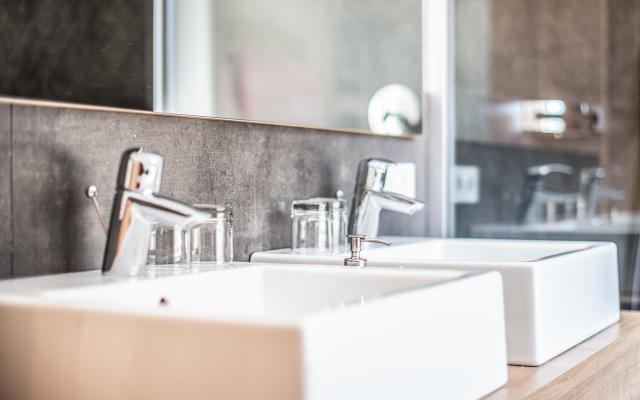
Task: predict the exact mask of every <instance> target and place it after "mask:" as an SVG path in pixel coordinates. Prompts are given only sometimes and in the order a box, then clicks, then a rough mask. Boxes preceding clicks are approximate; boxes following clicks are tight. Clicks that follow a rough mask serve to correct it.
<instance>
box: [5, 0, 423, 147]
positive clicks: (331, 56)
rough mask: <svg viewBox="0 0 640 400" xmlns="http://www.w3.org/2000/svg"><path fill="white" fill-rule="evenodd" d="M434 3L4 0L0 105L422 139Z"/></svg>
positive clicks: (365, 0) (405, 0) (370, 0)
mask: <svg viewBox="0 0 640 400" xmlns="http://www.w3.org/2000/svg"><path fill="white" fill-rule="evenodd" d="M421 20H422V17H421V0H397V1H394V2H388V1H385V0H267V1H265V0H110V1H99V0H67V1H64V2H60V1H55V0H20V1H8V0H5V1H2V0H0V36H1V38H2V40H0V95H2V96H12V97H22V98H35V99H44V100H55V101H65V102H74V103H82V104H92V105H102V106H113V107H124V108H133V109H141V110H153V111H162V112H170V113H179V114H189V115H202V116H213V117H224V118H234V119H245V120H255V121H264V122H273V123H280V124H291V125H303V126H313V127H320V128H329V129H339V130H357V131H368V132H374V133H379V134H389V135H398V134H407V133H420V131H421V120H420V118H421V111H420V110H421V106H420V97H419V93H420V92H421V87H422V78H421V72H422V67H421V59H422V55H421V51H422V44H421V36H422V33H421V31H422V27H421Z"/></svg>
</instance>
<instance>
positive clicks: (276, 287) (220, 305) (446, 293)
mask: <svg viewBox="0 0 640 400" xmlns="http://www.w3.org/2000/svg"><path fill="white" fill-rule="evenodd" d="M501 286H502V283H501V278H500V275H499V274H498V273H495V272H489V273H473V272H459V271H453V270H419V269H416V270H412V271H398V270H397V269H387V268H376V269H360V270H357V269H345V268H342V267H323V266H304V267H301V266H291V265H288V266H282V265H275V264H274V265H261V264H248V263H244V264H243V263H240V264H239V265H238V266H237V267H234V268H230V269H226V270H220V271H211V272H205V273H198V274H196V273H194V274H186V275H180V276H172V277H163V278H156V279H134V280H123V279H118V278H112V277H103V276H102V275H101V274H100V273H99V272H98V271H95V272H83V273H74V274H65V275H52V276H45V277H38V278H27V279H18V280H10V281H3V282H0V338H2V340H0V363H2V365H0V367H1V371H2V372H1V373H0V398H20V399H30V398H33V399H35V398H59V399H63V398H64V399H86V398H91V399H113V398H122V397H128V398H140V399H145V398H153V399H175V398H190V399H198V398H220V399H254V398H260V399H299V398H306V399H353V398H367V399H389V398H403V399H412V398H415V399H425V398H460V399H468V398H478V397H481V396H483V395H485V394H487V393H489V392H491V391H493V390H495V389H496V388H498V387H500V386H501V385H503V384H504V383H505V382H506V379H507V375H506V350H505V336H504V335H505V334H504V315H503V305H502V304H503V300H502V290H501ZM9 366H10V367H9ZM36 383H37V384H36Z"/></svg>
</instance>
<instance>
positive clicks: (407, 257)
mask: <svg viewBox="0 0 640 400" xmlns="http://www.w3.org/2000/svg"><path fill="white" fill-rule="evenodd" d="M386 239H389V240H391V241H392V242H393V244H392V246H391V247H389V248H380V247H375V246H370V247H369V248H368V249H367V250H365V251H364V257H365V258H367V259H368V260H369V266H380V267H405V269H411V270H413V269H412V268H421V267H428V268H442V267H447V268H455V269H463V270H470V271H490V270H494V271H499V272H500V273H501V274H502V279H503V284H504V298H505V318H506V324H507V358H508V360H509V363H510V364H517V365H531V366H537V365H540V364H543V363H544V362H546V361H548V360H549V359H551V358H553V357H555V356H557V355H558V354H560V353H562V352H563V351H565V350H567V349H569V348H571V347H572V346H574V345H576V344H578V343H580V342H582V341H583V340H585V339H587V338H588V337H590V336H592V335H594V334H595V333H597V332H599V331H601V330H602V329H604V328H606V327H607V326H609V325H611V324H613V323H615V322H616V321H617V320H618V319H619V318H620V311H619V308H620V307H619V294H618V267H617V255H616V246H615V245H614V244H612V243H602V242H553V241H525V240H491V239H426V238H406V237H403V238H393V237H392V238H386ZM345 256H346V255H345V254H343V255H317V254H296V253H292V251H291V250H290V249H283V250H273V251H268V252H260V253H255V254H253V255H252V257H251V260H252V261H254V262H277V263H297V264H299V263H308V264H329V265H331V264H332V265H341V264H342V261H343V259H344V257H345Z"/></svg>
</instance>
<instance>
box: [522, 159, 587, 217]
mask: <svg viewBox="0 0 640 400" xmlns="http://www.w3.org/2000/svg"><path fill="white" fill-rule="evenodd" d="M550 174H563V175H572V174H573V168H572V167H570V166H568V165H564V164H544V165H535V166H533V167H529V168H528V169H527V174H526V178H525V182H524V187H523V194H522V202H521V203H520V210H519V212H518V222H520V223H533V222H542V220H543V215H542V205H546V206H547V220H552V219H553V214H554V212H555V211H553V210H555V205H556V204H557V203H573V204H575V202H576V195H575V193H563V192H558V191H552V190H547V189H545V182H544V181H545V178H546V177H547V176H548V175H550Z"/></svg>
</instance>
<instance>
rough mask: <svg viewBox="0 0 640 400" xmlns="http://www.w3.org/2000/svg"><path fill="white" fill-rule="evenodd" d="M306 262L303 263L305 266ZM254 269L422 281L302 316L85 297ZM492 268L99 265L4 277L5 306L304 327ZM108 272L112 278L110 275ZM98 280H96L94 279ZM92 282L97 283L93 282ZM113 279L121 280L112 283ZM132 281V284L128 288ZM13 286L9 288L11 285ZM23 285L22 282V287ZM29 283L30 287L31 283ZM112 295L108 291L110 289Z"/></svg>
mask: <svg viewBox="0 0 640 400" xmlns="http://www.w3.org/2000/svg"><path fill="white" fill-rule="evenodd" d="M301 267H303V268H301ZM249 270H253V271H251V272H252V273H262V272H264V271H271V270H276V271H285V272H289V273H292V274H294V275H298V274H302V275H309V274H314V273H319V274H322V275H324V276H327V275H328V276H334V275H338V276H340V275H347V276H350V277H352V276H357V275H358V274H365V275H367V276H374V277H381V278H383V277H385V276H386V277H395V278H401V279H404V280H412V279H415V280H416V281H417V282H416V283H417V284H416V285H415V286H410V287H406V288H401V289H395V290H391V291H389V292H385V293H381V294H377V295H375V296H373V297H371V298H369V299H368V300H367V301H366V302H365V303H361V302H357V301H356V300H357V299H356V296H354V298H353V299H349V300H348V301H345V302H344V303H343V304H340V305H338V306H336V305H329V304H328V305H327V306H326V307H323V308H322V309H317V310H313V311H309V312H306V313H304V314H301V315H298V316H284V315H277V314H276V313H273V312H263V313H258V312H247V313H240V312H238V311H237V310H224V309H217V310H215V311H214V312H210V313H209V312H202V309H198V308H197V307H195V308H194V309H192V310H188V311H185V310H184V309H182V310H175V309H171V308H164V307H158V306H156V307H149V306H144V305H140V304H135V305H133V306H131V307H126V306H123V305H122V304H119V303H114V302H110V301H108V300H107V301H100V300H95V299H90V300H89V301H87V299H86V298H83V296H82V294H83V292H85V291H87V290H89V291H90V290H91V289H92V288H96V289H100V290H109V289H108V288H109V287H115V288H116V289H122V288H125V290H135V289H136V287H138V286H139V285H143V286H142V287H141V288H140V289H141V290H146V288H148V287H149V285H160V284H161V283H163V282H165V283H168V284H172V283H174V282H175V281H176V280H178V281H186V282H182V283H178V284H179V285H184V284H188V282H189V281H190V280H192V279H197V278H199V277H201V276H202V275H205V274H206V276H208V277H211V276H215V275H214V274H222V273H229V272H231V273H233V272H232V271H243V272H244V271H249ZM486 274H498V273H497V272H494V271H487V272H483V271H460V270H451V269H422V270H420V269H413V268H410V269H407V270H402V269H398V268H395V267H393V268H386V267H371V268H349V267H342V266H334V265H307V264H289V265H286V264H282V265H280V264H272V263H237V264H234V267H232V268H226V269H223V270H214V271H199V272H193V273H186V274H181V275H174V276H162V277H155V278H112V277H104V276H102V275H101V273H100V271H99V270H94V271H84V272H76V273H65V274H56V275H44V276H38V277H28V278H22V279H15V280H9V281H4V282H0V307H2V306H3V305H15V306H23V307H38V308H42V309H43V310H44V309H68V310H78V311H83V312H88V313H93V312H97V313H110V314H120V315H122V314H124V315H131V316H138V317H143V318H144V317H148V318H172V319H178V320H189V321H200V322H203V323H222V324H225V323H229V324H235V323H240V324H251V325H267V326H281V327H297V328H299V327H301V326H302V325H303V324H304V323H305V321H306V320H308V319H312V318H316V317H318V316H322V315H327V314H338V313H342V312H349V311H350V310H353V309H356V308H361V307H365V308H366V307H367V305H371V304H377V303H379V302H381V301H382V302H384V301H389V300H391V301H393V299H394V298H396V297H397V298H400V297H402V296H411V295H416V294H418V295H419V292H422V291H430V290H433V289H435V288H438V287H442V286H446V285H450V284H453V283H455V282H459V281H464V280H467V279H473V278H474V277H476V276H479V275H486ZM434 275H435V277H443V278H444V279H442V280H439V281H436V282H430V283H419V280H420V279H421V278H433V277H434ZM65 278H71V279H74V278H79V279H77V280H78V283H77V284H76V285H74V286H70V287H64V288H54V289H51V288H48V287H47V280H53V281H54V282H56V283H60V281H63V280H64V279H65ZM104 278H107V279H104ZM92 280H93V282H92ZM91 282H92V283H93V284H91ZM29 283H39V285H34V286H36V287H35V288H31V289H30V290H29V285H28V284H29ZM112 285H117V287H116V286H112ZM127 286H129V288H126V287H127ZM7 287H8V288H10V290H6V288H7ZM21 287H22V288H21ZM25 288H26V289H25ZM73 292H78V294H79V296H74V295H73ZM67 294H71V297H62V296H61V297H57V296H58V295H67ZM107 295H108V294H107Z"/></svg>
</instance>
